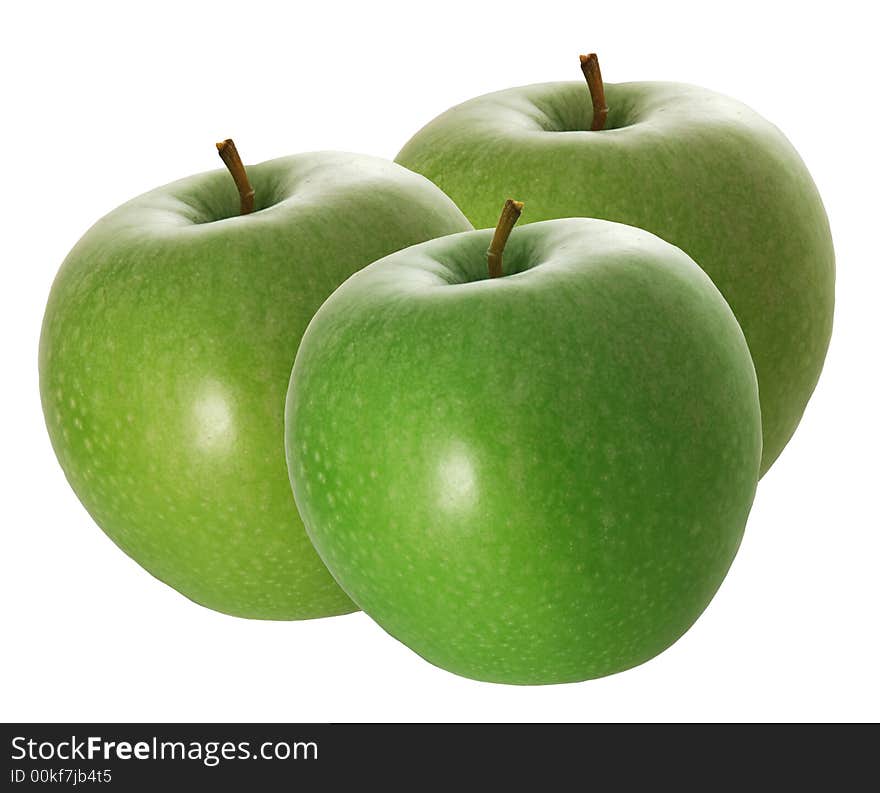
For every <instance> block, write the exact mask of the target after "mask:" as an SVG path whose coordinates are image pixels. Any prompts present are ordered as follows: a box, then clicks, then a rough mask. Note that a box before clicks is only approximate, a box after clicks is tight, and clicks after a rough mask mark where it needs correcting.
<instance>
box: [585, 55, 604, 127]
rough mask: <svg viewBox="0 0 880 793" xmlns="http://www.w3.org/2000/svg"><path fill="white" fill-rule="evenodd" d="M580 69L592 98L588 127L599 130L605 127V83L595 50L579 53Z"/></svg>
mask: <svg viewBox="0 0 880 793" xmlns="http://www.w3.org/2000/svg"><path fill="white" fill-rule="evenodd" d="M581 71H582V72H583V73H584V77H586V78H587V86H588V87H589V89H590V98H591V99H592V100H593V125H592V126H591V127H590V131H591V132H599V131H600V130H603V129H605V119H606V118H608V105H607V104H605V84H604V83H603V82H602V70H601V69H600V68H599V58H598V57H597V55H596V53H595V52H591V53H590V54H589V55H581Z"/></svg>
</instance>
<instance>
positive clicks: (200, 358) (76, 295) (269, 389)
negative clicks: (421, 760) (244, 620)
mask: <svg viewBox="0 0 880 793" xmlns="http://www.w3.org/2000/svg"><path fill="white" fill-rule="evenodd" d="M222 154H223V152H222V151H221V155H222ZM224 159H226V158H225V157H224ZM239 165H240V162H239ZM233 173H234V175H235V176H236V179H237V180H238V179H239V178H240V177H241V176H242V175H243V174H244V169H243V168H240V169H239V170H238V171H235V170H233ZM246 175H249V176H250V180H251V182H252V184H253V188H252V189H253V195H252V196H250V201H252V202H254V201H255V207H254V208H255V210H256V211H254V212H253V213H252V214H246V215H240V216H239V211H240V208H239V196H238V195H237V193H236V190H235V186H234V185H233V181H232V180H231V179H230V176H229V174H228V173H226V172H224V171H214V172H210V173H204V174H200V175H197V176H192V177H190V178H187V179H183V180H181V181H178V182H174V183H173V184H170V185H167V186H165V187H161V188H159V189H157V190H153V191H152V192H150V193H147V194H145V195H143V196H140V197H139V198H135V199H134V200H132V201H130V202H128V203H127V204H124V205H123V206H121V207H119V208H118V209H116V210H114V211H113V212H111V213H110V214H109V215H107V216H106V217H104V218H103V219H102V220H100V221H99V222H98V223H97V224H96V225H95V226H93V227H92V229H91V230H89V231H88V233H87V234H86V235H85V236H84V237H83V238H82V239H81V240H80V241H79V242H78V243H77V245H76V246H75V247H74V249H73V250H72V251H71V253H70V254H69V256H68V257H67V259H66V260H65V262H64V264H63V265H62V267H61V270H60V272H59V274H58V277H57V279H56V280H55V283H54V285H53V287H52V291H51V294H50V296H49V302H48V306H47V308H46V314H45V318H44V321H43V331H42V337H41V340H40V392H41V396H42V401H43V409H44V413H45V416H46V423H47V426H48V429H49V434H50V436H51V440H52V444H53V446H54V448H55V452H56V454H57V456H58V459H59V461H60V463H61V466H62V467H63V469H64V472H65V474H66V475H67V478H68V480H69V481H70V484H71V486H72V487H73V489H74V491H75V492H76V494H77V496H78V497H79V499H80V500H81V501H82V503H83V504H84V505H85V507H86V509H87V510H88V511H89V512H90V513H91V515H92V516H93V517H94V519H95V520H96V522H97V523H98V524H99V525H100V526H101V528H103V529H104V531H105V532H106V533H107V534H108V535H109V536H110V538H111V539H112V540H113V541H114V542H115V543H116V544H117V545H119V547H120V548H122V550H123V551H125V552H126V553H127V554H129V555H130V556H132V557H133V558H134V559H135V560H137V561H138V562H139V563H140V564H141V565H143V567H145V568H146V569H147V570H148V571H149V572H151V573H152V574H153V575H155V576H156V577H158V578H159V579H161V580H162V581H164V582H166V583H167V584H170V585H171V586H172V587H174V588H175V589H177V590H178V591H180V592H182V593H183V594H184V595H186V596H187V597H189V598H191V599H192V600H195V601H196V602H198V603H201V604H203V605H205V606H209V607H211V608H214V609H217V610H219V611H223V612H227V613H230V614H235V615H238V616H244V617H257V618H269V619H305V618H310V617H320V616H324V615H331V614H340V613H344V612H348V611H352V610H354V609H355V606H354V604H352V603H351V601H350V600H349V599H348V598H347V597H346V596H345V594H344V593H343V592H342V590H340V589H339V587H338V586H337V585H336V584H335V583H334V581H333V579H332V578H331V576H330V575H329V573H328V572H327V570H326V568H325V567H324V566H323V564H322V563H321V561H320V559H319V558H318V556H317V554H316V553H315V552H314V550H313V548H312V546H311V544H310V543H309V540H308V538H307V537H306V534H305V532H304V531H303V527H302V523H301V522H300V520H299V516H298V515H297V512H296V507H295V504H294V501H293V496H292V494H291V492H290V485H289V484H288V480H287V470H286V467H285V462H284V441H283V419H284V398H285V393H286V390H287V382H288V379H289V376H290V367H291V365H292V363H293V359H294V356H295V354H296V349H297V345H298V344H299V340H300V337H301V336H302V333H303V331H304V330H305V328H306V325H307V324H308V322H309V320H310V319H311V317H312V314H313V313H314V312H315V310H316V309H317V308H318V307H319V306H320V305H321V303H322V302H323V301H324V299H325V298H326V297H327V296H328V295H329V294H330V293H331V292H332V291H333V290H334V289H335V288H336V287H337V286H338V285H339V284H340V283H342V282H343V281H344V280H345V279H346V278H347V277H348V276H349V275H351V274H352V273H354V272H355V271H356V270H358V269H360V268H361V267H363V266H365V265H366V264H369V263H370V262H371V261H374V260H375V259H377V258H379V257H381V256H384V255H386V254H388V253H391V252H392V251H395V250H398V249H400V248H403V247H406V246H408V245H410V244H413V243H416V242H421V241H423V240H427V239H430V238H432V237H436V236H438V235H442V234H448V233H450V232H458V231H462V230H465V229H469V228H470V225H469V224H468V223H467V221H466V220H465V218H464V216H463V215H462V214H461V213H460V212H459V211H458V209H456V207H455V205H454V204H453V203H452V202H451V201H450V200H449V199H448V198H447V197H446V196H444V195H443V193H441V192H440V190H438V189H437V188H436V187H435V186H434V185H432V184H431V183H430V182H428V181H427V180H426V179H425V178H424V177H422V176H419V175H417V174H413V173H411V172H409V171H407V170H406V169H405V168H402V167H401V166H399V165H395V164H393V163H390V162H386V161H383V160H380V159H377V158H373V157H366V156H362V155H356V154H342V153H332V152H323V153H313V154H301V155H296V156H293V157H285V158H282V159H277V160H272V161H270V162H265V163H262V164H260V165H255V166H253V167H250V168H249V169H248V171H247V174H246ZM244 181H245V182H247V179H246V177H245V180H244ZM245 187H246V185H245ZM247 199H248V195H247V192H246V190H245V191H244V192H242V196H241V211H243V212H247V211H248V207H247V203H248V200H247Z"/></svg>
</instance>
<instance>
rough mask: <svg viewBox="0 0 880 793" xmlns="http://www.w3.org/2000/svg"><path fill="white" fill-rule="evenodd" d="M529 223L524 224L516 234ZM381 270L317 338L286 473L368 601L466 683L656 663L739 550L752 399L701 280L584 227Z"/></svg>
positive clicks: (345, 296) (412, 254) (530, 234)
mask: <svg viewBox="0 0 880 793" xmlns="http://www.w3.org/2000/svg"><path fill="white" fill-rule="evenodd" d="M526 211H528V209H527V210H526ZM491 236H492V232H491V231H490V230H484V231H475V232H468V233H463V234H455V235H452V236H449V237H445V238H443V239H438V240H433V241H430V242H426V243H424V244H422V245H417V246H414V247H412V248H408V249H406V250H404V251H401V252H399V253H396V254H393V255H391V256H388V257H386V258H385V259H383V260H382V261H380V262H377V263H375V264H373V265H370V266H369V267H367V268H365V269H364V270H362V271H361V272H359V273H357V274H356V275H354V276H353V277H351V278H350V279H349V280H348V281H346V282H345V284H343V285H342V286H341V287H340V288H339V289H338V290H337V291H336V292H335V293H334V294H333V295H332V296H331V297H330V299H329V300H328V301H327V302H326V303H325V304H324V305H323V306H322V307H321V309H320V310H319V311H318V312H317V314H316V315H315V317H314V319H313V320H312V322H311V324H310V325H309V328H308V330H307V331H306V333H305V336H304V337H303V340H302V344H301V345H300V349H299V351H298V353H297V357H296V362H295V364H294V368H293V372H292V375H291V382H290V389H289V391H288V396H287V407H286V418H285V438H286V453H287V462H288V469H289V472H290V476H291V484H292V486H293V490H294V495H295V497H296V502H297V505H298V507H299V509H300V514H301V515H302V518H303V522H304V523H305V526H306V531H307V532H308V534H309V536H310V537H311V539H312V541H313V542H314V544H315V547H316V548H317V550H318V553H319V554H320V555H321V558H322V559H323V560H324V561H325V563H326V564H327V566H328V568H329V569H330V571H331V572H332V573H333V575H334V577H335V578H336V580H337V581H339V583H340V584H341V585H342V587H343V589H345V591H346V592H348V594H349V595H350V596H351V597H352V599H353V600H354V601H355V602H356V603H357V604H358V605H359V606H360V607H361V608H362V609H364V611H366V612H367V614H369V615H370V616H371V617H373V618H374V619H375V620H376V621H377V622H378V623H379V624H380V625H381V626H382V627H383V628H384V629H385V630H386V631H388V632H389V633H390V634H392V635H393V636H395V637H396V638H398V639H399V640H400V641H402V642H403V643H404V644H406V645H407V646H409V647H410V648H411V649H413V650H414V651H416V652H417V653H419V654H420V655H421V656H423V657H424V658H426V659H427V660H429V661H431V662H432V663H434V664H437V665H438V666H440V667H443V668H444V669H447V670H450V671H452V672H455V673H457V674H460V675H464V676H466V677H472V678H477V679H480V680H488V681H495V682H503V683H518V684H538V683H560V682H568V681H576V680H584V679H587V678H593V677H598V676H601V675H607V674H611V673H613V672H618V671H620V670H623V669H626V668H628V667H631V666H634V665H636V664H639V663H641V662H642V661H645V660H647V659H648V658H651V657H652V656H654V655H656V654H657V653H659V652H661V651H662V650H663V649H664V648H666V647H668V646H669V645H670V644H672V643H673V642H674V641H675V640H676V639H678V637H680V636H681V635H682V634H683V633H684V632H685V631H686V630H687V629H688V627H689V626H690V625H691V624H692V623H693V622H694V620H696V618H697V617H698V616H699V614H700V613H701V612H702V610H703V609H704V608H705V606H706V605H707V604H708V602H709V600H710V599H711V598H712V595H713V594H714V592H715V591H716V589H717V588H718V586H719V585H720V583H721V581H722V579H723V578H724V576H725V574H726V572H727V570H728V568H729V566H730V564H731V561H732V560H733V557H734V555H735V553H736V550H737V548H738V546H739V543H740V539H741V536H742V532H743V528H744V526H745V522H746V518H747V516H748V512H749V509H750V505H751V502H752V499H753V497H754V493H755V487H756V484H757V478H758V469H759V464H760V458H761V425H760V409H759V404H758V391H757V381H756V378H755V372H754V367H753V365H752V361H751V359H750V357H749V352H748V347H747V345H746V342H745V339H744V338H743V335H742V332H741V330H740V328H739V325H738V324H737V322H736V320H735V318H734V316H733V314H732V313H731V311H730V308H729V307H728V305H727V303H726V302H725V301H724V299H723V298H722V296H721V295H720V294H719V292H718V290H717V289H716V288H715V287H714V285H713V284H712V282H711V281H710V279H709V278H708V277H707V276H706V274H705V273H704V272H703V271H702V270H701V269H700V268H699V267H698V266H697V265H696V264H694V262H693V261H692V260H691V259H690V258H689V257H688V256H687V255H686V254H684V253H683V252H682V251H680V250H679V249H677V248H675V247H673V246H671V245H669V244H667V243H666V242H663V241H662V240H660V239H659V238H657V237H655V236H653V235H651V234H649V233H648V232H645V231H642V230H640V229H635V228H631V227H629V226H623V225H620V224H616V223H608V222H605V221H600V220H587V219H580V218H576V219H568V220H556V221H547V222H544V223H536V224H531V225H527V226H524V227H522V228H519V229H515V230H514V232H513V234H512V235H511V237H510V240H509V242H508V244H507V249H506V251H505V254H504V261H505V273H510V274H509V275H505V276H503V277H501V278H495V279H488V278H487V276H486V272H485V271H486V258H485V252H486V250H487V247H488V245H489V241H490V239H491Z"/></svg>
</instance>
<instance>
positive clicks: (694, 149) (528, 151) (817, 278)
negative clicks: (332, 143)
mask: <svg viewBox="0 0 880 793" xmlns="http://www.w3.org/2000/svg"><path fill="white" fill-rule="evenodd" d="M587 77H588V79H589V78H590V75H589V74H587ZM605 89H606V92H607V107H608V116H607V121H606V122H605V124H604V129H603V130H602V131H589V130H590V127H591V126H592V122H593V120H594V117H595V115H596V114H594V112H593V109H592V107H591V102H590V94H589V93H588V91H587V87H586V86H585V85H584V83H583V82H562V83H546V84H540V85H529V86H525V87H521V88H512V89H510V90H506V91H499V92H497V93H493V94H489V95H487V96H482V97H479V98H477V99H473V100H471V101H469V102H465V103H464V104H462V105H459V106H457V107H454V108H452V109H451V110H449V111H447V112H446V113H444V114H443V115H441V116H439V117H438V118H436V119H435V120H434V121H432V122H431V123H430V124H428V125H427V126H426V127H425V128H424V129H422V130H421V131H420V132H419V133H417V134H416V135H415V136H414V137H413V138H412V140H410V141H409V143H407V144H406V146H404V148H403V149H402V150H401V152H400V154H398V156H397V161H398V162H400V163H402V164H403V165H405V166H407V167H408V168H411V169H413V170H415V171H418V172H419V173H422V174H424V175H425V176H427V177H428V178H429V179H431V180H432V181H434V182H435V183H436V184H438V185H439V186H440V187H441V188H442V189H443V190H444V191H445V192H446V193H447V194H448V195H449V196H450V197H451V198H452V199H453V200H454V201H455V202H456V203H457V204H458V206H460V207H461V208H462V210H463V211H464V213H465V214H466V215H467V216H468V217H469V219H470V220H471V221H472V222H473V223H474V225H475V226H476V227H477V228H482V227H485V226H489V225H492V224H494V222H495V214H496V212H497V207H496V206H495V202H494V200H493V199H494V197H495V196H498V195H511V194H512V195H517V196H519V197H520V198H522V199H523V200H524V201H525V202H526V204H527V205H528V207H529V212H528V218H527V219H528V220H529V221H540V220H545V219H549V218H559V217H571V216H584V217H597V218H605V219H607V220H614V221H619V222H621V223H629V224H631V225H633V226H639V227H640V228H644V229H647V230H648V231H651V232H653V233H654V234H657V235H658V236H660V237H662V238H663V239H665V240H667V241H668V242H671V243H672V244H674V245H677V246H678V247H680V248H682V249H683V250H685V251H686V252H687V253H688V254H689V255H690V256H692V257H693V258H694V260H695V261H696V262H697V263H698V264H699V265H700V266H701V267H702V268H703V269H704V270H705V271H706V272H707V273H708V274H709V276H710V277H711V278H712V280H713V281H714V282H715V285H716V286H717V287H718V289H720V290H721V292H722V294H723V295H724V297H725V298H726V299H727V301H728V303H729V304H730V307H731V308H732V309H733V312H734V314H735V315H736V317H737V319H738V320H739V322H740V325H741V326H742V329H743V333H744V334H745V337H746V339H747V341H748V343H749V348H750V350H751V353H752V358H753V360H754V363H755V368H756V370H757V374H758V383H759V384H760V391H761V413H762V416H763V425H764V426H763V432H764V452H763V462H762V472H763V471H766V470H767V469H768V468H769V467H770V465H771V464H772V463H773V461H774V460H775V459H776V458H777V456H778V455H779V453H780V452H781V451H782V449H783V447H784V446H785V444H786V443H787V442H788V440H789V438H790V437H791V435H792V434H793V432H794V430H795V428H796V427H797V424H798V422H799V421H800V418H801V416H802V414H803V412H804V408H805V407H806V404H807V401H808V400H809V398H810V394H811V393H812V392H813V389H814V387H815V385H816V382H817V380H818V377H819V374H820V372H821V369H822V364H823V361H824V359H825V352H826V349H827V347H828V341H829V338H830V335H831V323H832V313H833V305H834V252H833V249H832V245H831V234H830V231H829V228H828V220H827V218H826V216H825V211H824V209H823V206H822V201H821V200H820V198H819V194H818V192H817V191H816V187H815V185H814V184H813V181H812V179H811V178H810V175H809V173H808V172H807V169H806V167H805V166H804V164H803V162H802V161H801V159H800V158H799V157H798V155H797V152H795V150H794V149H793V148H792V146H791V144H790V143H789V142H788V141H787V140H786V138H785V137H784V136H783V135H782V133H781V132H780V131H779V130H778V129H777V128H776V127H774V126H773V125H772V124H770V123H769V122H767V121H766V120H765V119H763V118H762V117H761V116H759V115H758V114H757V113H755V112H754V111H752V110H750V109H749V108H748V107H746V106H745V105H742V104H740V103H739V102H736V101H734V100H733V99H729V98H727V97H724V96H721V95H719V94H716V93H713V92H711V91H707V90H705V89H702V88H696V87H693V86H688V85H677V84H671V83H650V82H648V83H626V84H620V85H606V86H605Z"/></svg>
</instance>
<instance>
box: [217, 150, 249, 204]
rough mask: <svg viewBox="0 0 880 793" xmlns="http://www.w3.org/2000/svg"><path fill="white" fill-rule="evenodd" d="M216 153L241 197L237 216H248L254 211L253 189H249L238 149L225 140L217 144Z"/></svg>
mask: <svg viewBox="0 0 880 793" xmlns="http://www.w3.org/2000/svg"><path fill="white" fill-rule="evenodd" d="M217 153H218V154H219V155H220V159H221V160H223V162H224V163H225V165H226V167H227V168H228V169H229V173H230V174H232V179H233V181H234V182H235V186H236V187H237V188H238V194H239V196H240V197H241V210H240V213H239V214H242V215H249V214H250V213H251V212H253V211H254V188H253V187H251V183H250V180H249V179H248V175H247V171H246V170H245V168H244V163H242V161H241V157H240V156H239V155H238V149H236V148H235V143H233V141H232V138H227V139H226V140H224V141H221V142H220V143H218V144H217Z"/></svg>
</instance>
